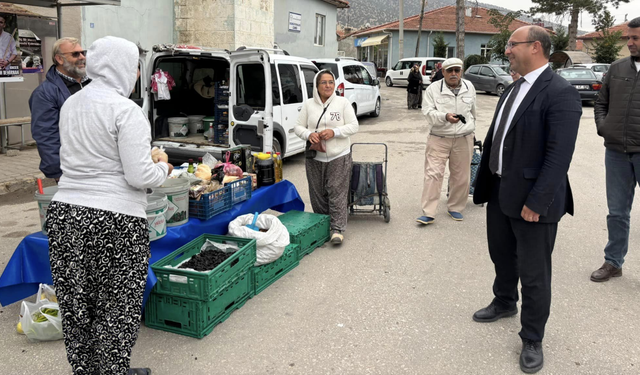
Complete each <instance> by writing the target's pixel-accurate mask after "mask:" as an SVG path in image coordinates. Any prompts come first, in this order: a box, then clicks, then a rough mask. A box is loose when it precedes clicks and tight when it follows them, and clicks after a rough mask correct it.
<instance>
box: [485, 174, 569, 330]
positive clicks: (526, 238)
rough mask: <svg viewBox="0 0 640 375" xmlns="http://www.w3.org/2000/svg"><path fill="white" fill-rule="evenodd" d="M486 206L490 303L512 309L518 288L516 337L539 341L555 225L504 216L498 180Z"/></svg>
mask: <svg viewBox="0 0 640 375" xmlns="http://www.w3.org/2000/svg"><path fill="white" fill-rule="evenodd" d="M494 179H495V181H493V182H494V183H493V191H492V194H491V198H490V200H489V203H488V204H487V240H488V242H489V254H490V255H491V260H492V261H493V264H494V265H495V271H496V278H495V280H494V282H493V294H494V295H495V298H494V300H493V302H494V303H495V304H496V305H497V306H498V307H500V308H504V309H513V308H514V307H515V306H516V302H517V301H518V280H520V283H521V284H522V311H521V315H520V320H521V323H522V330H521V331H520V337H522V338H526V339H529V340H533V341H542V339H543V337H544V327H545V325H546V323H547V319H548V318H549V310H550V307H551V253H552V252H553V246H554V244H555V240H556V233H557V231H558V223H531V222H528V221H525V220H524V219H522V218H517V219H516V218H511V217H508V216H506V215H505V214H504V213H503V212H502V209H501V208H500V202H499V200H498V197H499V194H500V179H499V178H498V177H495V178H494Z"/></svg>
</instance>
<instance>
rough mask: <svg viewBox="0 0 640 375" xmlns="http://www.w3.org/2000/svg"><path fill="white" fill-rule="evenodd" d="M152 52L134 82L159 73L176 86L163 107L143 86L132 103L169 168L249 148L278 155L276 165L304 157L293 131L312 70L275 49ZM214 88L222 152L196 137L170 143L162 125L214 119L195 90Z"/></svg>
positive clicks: (210, 105) (210, 103)
mask: <svg viewBox="0 0 640 375" xmlns="http://www.w3.org/2000/svg"><path fill="white" fill-rule="evenodd" d="M153 50H154V53H153V55H152V56H151V58H150V59H149V62H148V65H147V64H146V63H145V61H144V58H143V59H141V69H142V77H151V76H152V74H153V73H154V72H156V71H157V70H158V69H160V70H162V71H164V72H168V73H169V74H170V75H171V76H172V78H173V79H174V81H175V83H176V86H175V87H173V89H172V90H171V91H170V94H171V99H170V100H156V98H155V96H154V94H153V93H152V92H151V89H150V79H149V80H141V83H140V85H141V87H140V90H138V92H140V93H143V94H144V95H142V97H141V98H139V99H138V101H139V104H140V105H141V106H142V108H143V110H144V111H145V113H148V114H149V121H150V122H151V129H152V138H153V145H157V146H160V145H162V146H164V148H165V151H166V153H167V154H168V155H169V160H170V161H171V162H174V163H182V162H185V161H187V160H188V159H197V158H198V157H201V156H203V155H204V154H205V153H207V152H209V153H211V154H213V156H215V157H216V158H219V157H221V156H222V155H223V154H224V153H225V151H226V150H228V149H229V148H232V147H235V146H238V145H251V148H252V151H255V152H261V151H271V150H273V151H274V152H281V153H282V155H283V157H286V156H291V155H294V154H297V153H300V152H303V151H304V147H305V142H304V141H303V140H302V139H300V138H298V137H297V136H296V135H295V133H294V131H293V128H294V126H295V124H296V120H297V117H298V113H299V112H300V110H302V105H303V103H304V101H305V100H306V99H307V98H311V97H313V92H312V90H313V78H314V77H315V75H316V73H317V72H318V68H316V66H315V65H313V63H312V62H311V61H309V60H307V59H305V58H302V57H294V56H289V55H288V54H287V53H286V52H285V51H283V50H279V49H264V48H244V47H240V48H239V49H238V50H237V51H234V52H229V51H227V50H222V49H210V48H198V47H189V48H186V47H185V48H179V47H176V46H164V45H160V46H154V49H153ZM203 82H204V83H203ZM216 83H219V84H221V85H223V87H227V90H228V91H227V92H226V94H227V95H228V109H227V112H226V113H225V116H228V120H227V121H225V123H226V125H227V126H228V144H213V143H211V142H210V141H208V140H206V139H205V138H204V135H203V134H201V133H196V134H187V136H185V137H173V136H170V135H169V132H168V121H167V119H168V118H170V117H187V116H197V115H199V116H213V115H214V114H215V111H216V105H215V104H214V103H215V98H211V97H205V96H203V95H201V94H200V93H199V92H198V91H196V88H200V89H201V88H202V87H203V84H207V86H214V85H215V84H216ZM134 100H136V99H135V98H134ZM223 126H224V124H223Z"/></svg>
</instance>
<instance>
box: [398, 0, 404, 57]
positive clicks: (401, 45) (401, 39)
mask: <svg viewBox="0 0 640 375" xmlns="http://www.w3.org/2000/svg"><path fill="white" fill-rule="evenodd" d="M399 1H400V36H399V37H398V42H399V43H398V48H399V51H398V52H399V55H398V56H399V59H402V58H403V57H404V0H399Z"/></svg>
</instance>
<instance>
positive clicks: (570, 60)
mask: <svg viewBox="0 0 640 375" xmlns="http://www.w3.org/2000/svg"><path fill="white" fill-rule="evenodd" d="M549 62H553V63H556V62H557V63H562V64H563V67H565V68H566V67H569V66H572V65H575V64H591V63H592V62H593V60H592V59H591V56H589V55H588V54H586V53H584V52H582V51H558V52H554V53H552V54H551V56H550V57H549Z"/></svg>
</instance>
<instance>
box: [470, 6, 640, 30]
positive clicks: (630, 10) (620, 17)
mask: <svg viewBox="0 0 640 375" xmlns="http://www.w3.org/2000/svg"><path fill="white" fill-rule="evenodd" d="M481 2H483V3H486V4H493V5H498V6H501V7H503V8H507V9H511V10H529V8H530V7H532V6H533V3H532V2H531V1H530V0H518V1H513V0H481ZM467 4H468V3H467ZM515 4H517V5H515ZM515 7H518V8H515ZM609 11H610V12H611V14H612V15H613V16H614V17H615V18H616V25H617V24H619V23H623V22H624V15H625V14H628V16H627V20H628V21H629V20H632V19H634V18H635V17H640V0H631V1H629V3H621V4H620V7H619V8H618V9H615V8H613V7H609ZM543 19H545V20H547V21H552V22H556V23H562V25H564V26H568V25H569V17H568V16H565V17H564V19H562V18H558V17H556V16H555V15H552V16H546V17H543ZM578 29H579V30H584V31H593V30H594V27H593V26H592V25H591V15H590V14H589V13H587V12H583V13H582V16H581V17H580V21H579V22H578Z"/></svg>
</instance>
